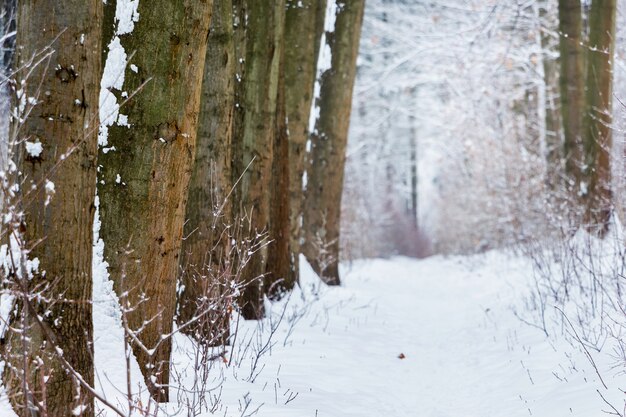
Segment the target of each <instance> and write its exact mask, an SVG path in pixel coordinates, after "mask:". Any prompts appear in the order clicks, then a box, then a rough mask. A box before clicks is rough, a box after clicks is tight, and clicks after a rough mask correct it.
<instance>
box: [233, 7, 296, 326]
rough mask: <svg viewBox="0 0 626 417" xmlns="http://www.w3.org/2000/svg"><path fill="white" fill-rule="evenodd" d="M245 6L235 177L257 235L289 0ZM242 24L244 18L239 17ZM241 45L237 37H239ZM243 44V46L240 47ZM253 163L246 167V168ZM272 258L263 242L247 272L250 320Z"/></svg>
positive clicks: (259, 305)
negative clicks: (268, 260)
mask: <svg viewBox="0 0 626 417" xmlns="http://www.w3.org/2000/svg"><path fill="white" fill-rule="evenodd" d="M239 3H241V5H242V7H243V9H244V10H245V11H246V16H247V26H246V28H245V46H244V47H245V69H244V74H243V81H242V83H243V86H242V90H243V91H242V93H241V95H240V100H239V101H238V103H237V105H238V106H239V107H240V111H241V115H240V119H237V118H236V119H235V120H236V122H238V123H240V125H239V126H236V127H235V130H234V131H235V135H234V136H233V142H234V147H233V151H236V153H235V154H234V155H233V157H234V159H238V160H239V161H238V162H237V163H236V166H237V168H238V169H240V171H235V172H234V173H233V175H234V176H235V178H238V177H239V176H241V181H240V183H239V184H238V188H239V192H238V196H239V199H238V207H237V209H236V212H237V213H239V216H243V215H247V216H248V217H249V218H250V228H249V229H250V232H249V236H247V237H248V238H249V239H250V240H255V239H256V237H257V236H259V235H261V234H265V233H268V232H269V218H270V192H271V190H270V186H271V175H272V150H273V146H274V145H273V144H274V128H275V120H276V119H275V118H276V98H277V91H278V73H279V61H280V53H279V52H280V45H279V44H278V43H277V42H278V40H279V39H280V38H279V37H278V36H276V34H277V30H280V31H282V30H281V29H280V27H281V25H282V24H283V23H282V22H283V19H284V18H283V17H281V15H284V12H285V11H284V0H279V1H278V2H276V3H272V2H265V1H239ZM240 24H241V22H240ZM236 46H237V42H236ZM239 47H241V46H239ZM246 167H248V168H247V169H245V168H246ZM266 263H267V246H263V247H261V248H260V249H259V250H258V251H257V252H256V253H255V254H254V255H253V256H252V257H251V258H250V260H249V261H248V263H247V265H246V266H245V268H244V269H243V271H242V283H243V285H244V288H243V292H242V297H241V298H240V300H239V302H240V307H241V311H242V314H243V316H244V317H245V318H246V319H259V318H262V317H263V315H264V309H263V289H262V277H263V275H264V274H265V268H266Z"/></svg>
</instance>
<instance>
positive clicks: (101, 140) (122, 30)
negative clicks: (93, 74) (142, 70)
mask: <svg viewBox="0 0 626 417" xmlns="http://www.w3.org/2000/svg"><path fill="white" fill-rule="evenodd" d="M138 7H139V0H119V1H118V2H117V4H116V8H115V20H116V23H117V27H116V29H115V35H114V36H113V39H112V40H111V42H110V43H109V46H108V48H109V52H108V53H107V59H106V62H105V64H104V70H103V72H102V80H101V82H100V130H99V133H98V145H100V146H106V145H107V143H108V128H109V126H112V125H114V124H116V123H118V124H121V125H123V126H129V125H128V118H127V117H126V116H124V115H122V114H120V104H119V103H118V102H117V97H116V96H115V94H113V90H118V91H121V90H122V88H123V86H124V72H125V71H126V66H127V65H128V54H127V53H126V50H125V49H124V46H122V42H121V41H120V35H126V34H129V33H131V32H132V31H133V29H134V28H135V23H136V22H138V21H139V12H138V11H137V8H138ZM122 96H123V94H122ZM120 122H121V123H120Z"/></svg>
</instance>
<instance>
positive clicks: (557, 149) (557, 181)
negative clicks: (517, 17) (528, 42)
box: [539, 0, 563, 190]
mask: <svg viewBox="0 0 626 417" xmlns="http://www.w3.org/2000/svg"><path fill="white" fill-rule="evenodd" d="M549 7H550V1H549V0H544V1H542V2H541V3H540V4H539V24H540V25H541V35H540V36H541V49H542V62H543V78H544V88H545V102H544V103H545V104H544V106H545V142H546V143H545V149H546V164H547V170H546V171H547V178H546V183H547V184H548V186H549V187H550V188H551V189H553V190H556V189H558V188H559V186H560V185H561V184H562V181H561V178H562V177H563V172H562V168H561V162H562V160H563V155H562V149H563V141H562V134H561V119H560V113H559V103H557V100H558V96H559V91H558V82H559V76H558V60H557V59H556V58H555V57H554V56H553V55H554V54H555V51H554V49H555V45H554V41H553V38H552V37H551V36H550V32H552V30H553V29H554V28H553V26H552V23H553V21H552V19H551V17H552V13H551V12H550V10H549Z"/></svg>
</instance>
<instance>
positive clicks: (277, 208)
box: [264, 5, 297, 300]
mask: <svg viewBox="0 0 626 417" xmlns="http://www.w3.org/2000/svg"><path fill="white" fill-rule="evenodd" d="M277 7H281V5H278V6H277ZM277 32H278V31H277ZM277 35H279V36H280V38H281V39H282V33H277ZM279 44H280V48H281V49H280V50H281V57H280V68H279V75H278V77H279V78H278V96H277V99H276V120H275V123H276V125H275V133H274V135H275V136H274V150H273V152H274V161H273V164H272V185H271V195H270V239H271V242H270V244H269V250H268V258H267V265H266V272H265V279H264V289H265V293H266V294H267V295H268V296H269V298H271V299H275V300H277V299H280V298H281V297H282V296H283V295H284V294H285V293H287V292H288V291H291V290H292V289H293V287H294V286H295V283H296V281H295V279H294V278H295V275H294V274H293V269H292V267H293V265H292V261H293V259H294V257H297V254H294V253H293V252H292V251H291V246H290V243H291V242H290V240H291V239H290V221H289V220H290V219H289V214H290V213H289V202H290V195H289V179H290V177H289V172H290V171H289V170H290V163H291V161H290V160H289V145H290V143H289V135H290V131H289V130H288V127H287V115H286V109H285V94H286V91H285V70H284V67H285V57H284V49H283V42H282V40H279Z"/></svg>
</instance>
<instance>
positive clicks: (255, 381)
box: [0, 252, 623, 417]
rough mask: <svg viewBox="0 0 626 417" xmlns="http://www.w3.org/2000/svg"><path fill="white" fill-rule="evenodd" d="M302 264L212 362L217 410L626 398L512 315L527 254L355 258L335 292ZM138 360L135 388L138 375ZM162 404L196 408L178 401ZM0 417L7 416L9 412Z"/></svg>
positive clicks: (102, 321) (182, 354) (112, 360)
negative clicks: (284, 297)
mask: <svg viewBox="0 0 626 417" xmlns="http://www.w3.org/2000/svg"><path fill="white" fill-rule="evenodd" d="M302 272H303V274H302V275H303V284H302V287H303V288H302V290H298V291H296V292H295V293H294V294H293V295H292V297H291V299H290V300H289V301H284V302H281V303H278V304H275V305H273V306H272V307H271V308H272V310H271V314H270V317H271V319H267V320H265V321H264V322H263V323H262V324H261V325H259V324H257V323H254V322H243V321H241V322H240V323H239V333H238V335H239V336H238V337H239V341H238V342H236V343H235V344H234V347H233V348H229V349H228V352H227V353H226V355H225V356H226V357H227V358H229V357H230V355H231V353H232V355H233V357H234V359H235V360H236V361H238V362H239V364H238V365H236V366H235V365H231V366H230V367H228V366H226V364H224V363H222V361H220V360H217V361H215V362H214V368H213V369H211V377H210V381H209V383H210V385H211V384H216V387H217V384H218V382H219V381H220V380H222V379H223V384H221V387H218V388H216V389H215V390H214V391H212V392H211V396H212V397H218V398H219V401H216V402H217V403H218V405H217V406H216V408H215V410H214V412H215V414H216V415H222V416H245V415H256V416H268V417H270V416H271V417H280V416H289V417H306V416H311V417H316V416H319V417H331V416H333V417H347V416H354V417H368V416H371V417H379V416H407V417H417V416H419V417H430V416H432V417H447V416H455V417H456V416H464V417H489V416H498V417H500V416H507V417H515V416H529V415H532V416H546V417H548V416H549V417H557V416H585V417H589V416H601V415H605V414H604V413H603V412H602V410H603V409H605V410H608V409H609V408H608V406H607V405H605V404H604V403H603V401H602V399H601V398H600V395H599V394H598V392H596V390H597V389H600V392H601V393H602V395H604V396H605V397H606V398H607V399H610V400H611V401H612V402H614V403H615V404H620V402H623V394H620V393H619V391H608V390H605V389H603V388H602V384H601V383H600V381H599V378H598V377H597V375H596V373H595V371H594V369H593V367H592V366H591V365H590V362H589V361H588V359H587V358H586V357H585V354H584V352H583V351H582V349H580V348H579V347H578V346H577V345H576V344H575V343H573V344H571V343H569V342H567V341H566V338H564V337H562V336H561V335H559V334H554V335H553V336H552V337H550V338H548V337H546V335H545V334H544V333H543V332H542V331H540V330H538V329H536V328H534V327H531V326H529V325H527V324H523V323H522V322H521V321H520V320H519V319H518V318H516V317H515V314H514V307H515V306H517V307H518V308H521V306H523V302H522V300H523V299H524V297H525V294H526V291H527V288H528V284H529V278H530V276H531V271H530V262H528V261H526V260H524V259H523V258H516V257H510V256H508V255H505V254H503V253H498V252H491V253H488V254H486V255H480V256H474V257H469V258H468V257H450V258H444V257H433V258H429V259H426V260H421V261H417V260H411V259H407V258H395V259H392V260H371V261H358V262H355V263H354V264H352V265H351V266H348V265H344V269H343V272H344V277H345V279H344V281H345V282H344V284H343V286H342V287H339V288H326V287H323V286H321V285H320V284H319V282H318V280H317V278H316V277H315V276H314V274H313V272H312V271H311V270H310V267H308V265H306V263H303V271H302ZM106 287H107V286H106V285H104V286H97V288H99V290H98V291H100V292H101V294H100V295H99V296H98V295H96V305H95V308H94V314H95V340H96V366H97V369H98V385H99V389H100V390H102V391H103V392H104V393H105V394H106V396H107V398H108V399H109V400H111V401H113V402H119V403H120V404H125V403H126V401H127V400H126V399H125V398H124V394H123V393H122V392H124V391H125V387H126V372H125V366H124V354H123V344H122V340H123V337H122V330H121V327H120V326H119V313H118V312H117V310H116V309H115V308H114V306H115V304H114V303H113V302H112V301H110V302H107V301H106V297H107V293H108V291H107V288H106ZM281 316H282V319H281V318H280V317H281ZM233 325H235V323H234V324H233ZM271 333H273V335H272V337H271V339H270V342H269V344H267V340H268V337H269V336H270V334H271ZM242 343H243V344H242ZM246 347H247V349H246ZM258 351H262V352H263V354H261V355H260V359H259V360H258V362H257V366H256V367H254V366H252V364H253V363H254V360H255V358H256V357H257V356H259V355H257V354H256V353H257V352H258ZM189 352H190V344H189V342H188V341H187V339H186V338H185V337H183V336H177V337H176V340H175V354H174V358H173V360H174V363H175V372H174V373H175V374H179V375H180V377H179V378H178V379H179V380H180V381H184V383H185V385H186V388H190V387H191V380H192V379H193V378H192V377H191V375H192V374H193V372H192V371H191V369H192V365H190V364H192V363H193V357H192V358H191V359H190V357H189ZM592 354H593V353H592ZM593 357H594V360H595V361H596V363H597V365H598V367H599V369H600V370H601V374H602V376H603V378H604V380H605V381H607V380H608V381H607V382H609V383H608V384H607V385H609V386H610V387H611V386H617V385H620V384H619V379H620V378H623V375H619V374H618V373H617V372H616V371H615V370H610V365H611V361H610V358H609V357H608V355H606V354H604V353H602V354H600V353H598V354H594V356H593ZM234 362H235V361H234ZM132 368H133V372H132V374H133V382H132V385H133V388H134V389H135V388H137V387H140V386H141V384H140V380H141V378H140V377H139V373H138V369H137V367H136V364H134V363H133V365H132ZM250 375H252V377H250ZM115 387H117V388H115ZM120 390H121V392H120ZM172 396H173V400H174V401H177V400H178V399H181V398H183V397H185V394H183V391H176V390H174V391H173V393H172ZM187 398H190V395H189V394H187ZM144 401H145V397H144ZM209 402H210V401H209ZM246 403H247V408H246ZM144 404H145V403H144ZM244 409H245V411H244ZM164 411H167V412H168V413H174V414H178V415H185V416H186V415H187V413H186V412H182V409H181V405H180V404H175V403H174V404H170V405H169V406H168V407H167V410H164ZM255 412H256V414H255ZM0 415H1V416H8V415H9V414H7V412H5V410H3V409H2V408H1V407H0ZM107 415H113V414H112V413H109V414H107ZM160 415H166V414H165V413H161V414H160ZM200 415H202V416H205V415H211V414H209V413H208V412H203V413H202V414H200Z"/></svg>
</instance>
